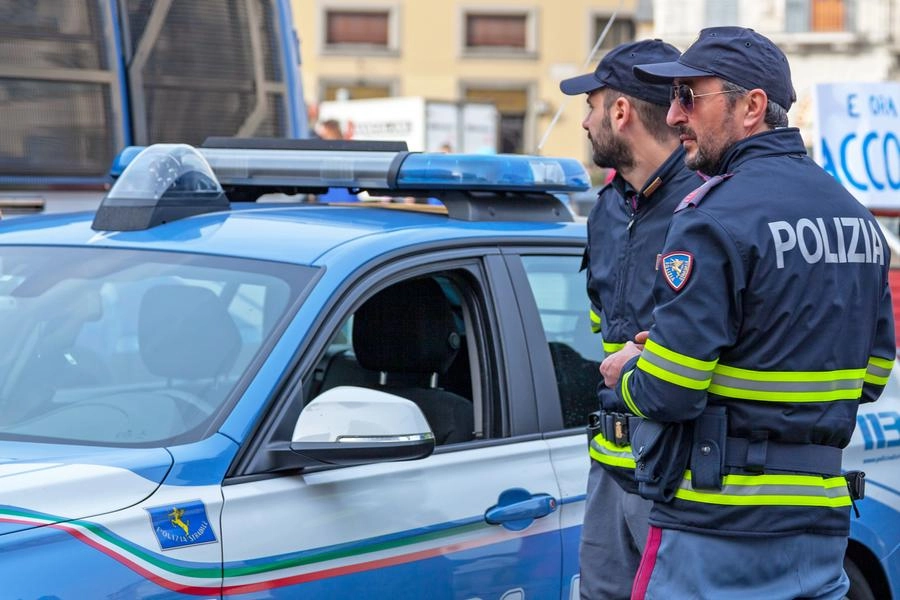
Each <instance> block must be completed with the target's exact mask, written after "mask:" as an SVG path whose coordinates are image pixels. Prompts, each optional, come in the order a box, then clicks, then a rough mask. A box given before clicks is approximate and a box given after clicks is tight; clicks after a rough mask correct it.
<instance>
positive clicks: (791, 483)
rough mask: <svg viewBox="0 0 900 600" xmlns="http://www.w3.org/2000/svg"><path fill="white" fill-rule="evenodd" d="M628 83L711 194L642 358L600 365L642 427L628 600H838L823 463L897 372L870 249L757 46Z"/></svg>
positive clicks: (726, 39) (679, 255)
mask: <svg viewBox="0 0 900 600" xmlns="http://www.w3.org/2000/svg"><path fill="white" fill-rule="evenodd" d="M635 73H636V74H637V76H638V77H640V78H641V79H642V80H644V81H647V82H649V83H651V84H654V85H655V84H659V83H671V84H672V96H671V97H672V102H671V107H670V109H669V114H668V123H669V124H670V125H672V126H673V127H676V128H677V129H678V131H679V134H680V138H681V142H682V145H683V146H684V148H685V151H686V162H687V165H688V167H690V168H692V169H697V170H699V171H702V172H703V173H705V174H707V175H709V176H710V177H711V178H710V179H709V180H708V181H707V182H706V183H705V184H704V185H703V186H702V187H701V188H700V189H699V190H697V192H695V193H693V194H691V195H690V196H689V197H688V198H686V199H685V201H684V202H682V203H681V204H680V205H679V207H678V208H677V209H676V212H675V215H674V216H673V218H672V222H671V226H670V228H669V231H668V234H667V237H666V242H665V247H664V249H663V253H662V256H661V258H660V269H659V272H658V275H657V280H656V285H655V288H654V297H655V299H656V308H655V310H654V313H653V325H652V327H651V328H650V331H649V339H648V340H647V341H646V344H645V346H644V348H643V351H641V349H640V348H639V347H637V346H636V345H634V344H627V345H626V347H625V348H623V350H621V351H620V352H619V353H617V354H616V355H613V356H609V357H607V358H606V360H605V361H604V363H603V364H602V366H601V372H602V373H603V374H604V377H605V380H606V382H607V383H608V384H610V385H613V384H615V385H616V390H617V393H618V397H619V400H620V401H621V403H622V405H623V407H627V409H628V410H629V411H630V412H631V413H633V414H635V415H638V416H640V417H644V418H646V419H647V421H641V424H640V425H638V427H637V430H636V431H633V432H632V438H631V442H632V448H633V449H634V452H635V457H636V462H637V478H638V480H639V481H640V482H641V484H640V485H641V491H642V493H644V492H646V494H647V495H648V496H650V497H653V498H655V501H654V504H653V508H652V510H651V514H650V524H651V527H650V535H649V537H648V541H647V547H646V549H645V552H644V555H643V559H642V562H641V565H640V568H639V573H638V576H637V578H636V579H635V586H634V590H633V598H637V599H642V598H715V599H723V598H766V599H772V600H777V599H793V598H801V597H802V598H819V599H838V598H842V597H843V596H844V594H845V593H846V592H847V590H848V587H849V582H848V579H847V576H846V574H845V573H844V571H843V568H842V560H843V557H844V552H845V549H846V545H847V536H848V534H849V519H850V516H849V514H850V508H851V503H852V502H853V499H854V497H855V496H858V492H859V490H858V489H857V488H858V484H859V479H858V478H857V477H855V476H854V475H853V474H848V477H847V478H846V479H845V477H844V476H842V475H841V449H842V448H843V447H845V446H846V445H847V443H848V442H849V441H850V437H851V434H852V432H853V428H854V425H855V418H856V411H857V406H858V403H859V402H871V401H874V400H876V399H877V398H878V396H879V395H880V394H881V391H882V389H883V386H884V384H885V383H886V382H887V378H888V375H889V373H890V370H891V367H892V365H893V358H894V355H895V345H894V327H893V316H892V312H891V296H890V290H889V287H888V265H889V263H890V252H889V250H888V246H887V244H886V242H885V240H884V238H883V237H882V234H881V232H880V230H879V228H878V225H877V223H876V222H875V220H874V219H873V217H872V215H871V214H870V213H869V212H868V211H867V210H866V209H865V208H864V207H863V206H862V205H861V204H860V203H859V202H857V201H856V200H855V199H854V198H853V197H852V196H851V195H850V194H849V193H848V192H847V191H846V190H844V188H842V187H841V185H840V184H839V183H838V182H837V181H835V180H834V179H833V178H831V177H830V176H829V175H828V174H827V173H825V172H824V171H823V170H822V169H821V168H819V167H818V166H817V165H816V164H815V163H814V162H813V161H812V160H810V158H809V157H808V156H807V155H806V152H805V147H804V144H803V141H802V140H801V138H800V135H799V132H798V131H797V129H794V128H788V127H787V113H786V110H787V109H788V108H789V107H790V106H791V104H792V103H793V102H794V100H795V94H794V89H793V86H792V84H791V75H790V68H789V66H788V62H787V59H786V58H785V56H784V54H783V53H782V52H781V51H780V50H779V49H778V48H777V47H776V46H775V45H774V44H773V43H772V42H771V41H770V40H768V39H767V38H765V37H763V36H761V35H759V34H758V33H756V32H754V31H753V30H750V29H744V28H739V27H714V28H709V29H704V30H703V31H701V33H700V36H699V38H698V39H697V41H695V42H694V43H693V44H692V45H691V46H690V47H689V48H688V49H687V50H686V51H685V52H684V54H683V55H682V56H681V57H680V58H679V59H678V60H675V61H668V62H663V63H658V64H646V65H641V66H638V67H636V68H635ZM614 382H617V383H614ZM645 424H647V425H648V427H646V428H645V427H644V425H645ZM645 433H647V435H645Z"/></svg>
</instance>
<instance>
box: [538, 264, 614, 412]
mask: <svg viewBox="0 0 900 600" xmlns="http://www.w3.org/2000/svg"><path fill="white" fill-rule="evenodd" d="M522 264H523V266H524V268H525V272H526V274H527V276H528V283H529V285H530V286H531V291H532V293H533V294H534V300H535V303H536V304H537V308H538V313H539V314H540V318H541V325H542V326H543V329H544V334H545V336H546V338H547V344H548V346H549V349H550V356H551V358H552V359H553V369H554V372H555V374H556V384H557V387H558V389H559V399H560V404H561V406H560V408H561V410H562V415H563V425H564V426H565V427H566V428H569V427H580V426H582V425H584V424H585V423H586V422H587V415H588V414H589V413H591V412H592V411H594V410H596V404H597V395H596V388H597V383H598V382H599V380H600V373H599V367H600V361H602V360H603V343H602V339H601V338H600V335H599V334H594V333H592V331H591V323H590V313H589V310H590V304H589V301H588V297H587V293H586V291H585V276H584V273H582V272H580V271H579V269H580V265H581V257H580V256H576V255H561V256H522Z"/></svg>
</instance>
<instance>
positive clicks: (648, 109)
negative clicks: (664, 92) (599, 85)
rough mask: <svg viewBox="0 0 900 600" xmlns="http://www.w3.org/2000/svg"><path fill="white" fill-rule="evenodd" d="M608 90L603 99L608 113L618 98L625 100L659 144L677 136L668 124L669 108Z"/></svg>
mask: <svg viewBox="0 0 900 600" xmlns="http://www.w3.org/2000/svg"><path fill="white" fill-rule="evenodd" d="M606 90H607V91H606V95H605V96H604V98H603V108H604V109H606V111H607V112H609V109H610V107H612V105H613V104H614V103H615V101H616V98H620V97H621V98H625V99H626V100H628V101H629V102H630V103H631V105H632V106H634V110H635V112H637V115H638V119H640V121H641V123H643V125H644V128H645V129H646V130H647V132H648V133H649V134H650V135H652V136H653V139H655V140H656V141H658V142H667V141H669V140H671V139H672V138H673V137H674V136H675V130H674V129H673V128H671V127H669V125H668V123H666V115H667V114H668V112H669V107H668V106H660V105H659V104H654V103H653V102H647V101H646V100H641V99H640V98H635V97H634V96H629V95H628V94H625V93H623V92H620V91H618V90H614V89H612V88H606Z"/></svg>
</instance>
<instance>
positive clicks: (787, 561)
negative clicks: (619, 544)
mask: <svg viewBox="0 0 900 600" xmlns="http://www.w3.org/2000/svg"><path fill="white" fill-rule="evenodd" d="M846 549H847V538H845V537H839V536H830V535H816V534H811V533H802V534H796V535H787V536H772V537H737V536H722V535H707V534H701V533H693V532H689V531H678V530H675V529H660V528H658V527H651V528H650V533H649V535H648V537H647V547H646V549H645V551H644V557H643V559H642V560H641V566H640V569H639V570H638V575H637V577H636V578H635V581H634V594H633V595H632V599H633V600H672V599H673V598H677V599H678V600H707V599H708V600H754V599H756V598H759V599H760V600H795V599H797V598H803V599H805V600H840V599H841V598H843V597H844V594H846V593H847V590H848V589H849V588H850V580H849V579H848V578H847V575H846V573H844V567H843V563H844V552H845V550H846Z"/></svg>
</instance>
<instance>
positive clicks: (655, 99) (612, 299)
mask: <svg viewBox="0 0 900 600" xmlns="http://www.w3.org/2000/svg"><path fill="white" fill-rule="evenodd" d="M679 55H680V52H679V51H678V50H677V49H676V48H675V47H674V46H671V45H669V44H665V43H663V42H661V41H660V40H645V41H639V42H633V43H628V44H623V45H621V46H619V47H617V48H615V49H613V50H611V51H610V52H609V53H608V54H607V55H606V56H605V57H604V58H603V60H601V61H600V64H599V65H598V66H597V68H596V70H595V71H594V72H593V73H587V74H585V75H581V76H579V77H573V78H571V79H566V80H564V81H562V82H561V83H560V89H561V90H562V91H563V93H565V94H569V95H578V94H587V104H588V109H589V110H588V114H587V116H586V117H585V119H584V121H583V122H582V124H581V126H582V127H583V128H584V129H585V130H587V136H588V139H589V140H590V142H591V146H592V150H593V160H594V162H595V163H596V164H597V165H598V166H600V167H606V168H614V169H615V170H616V175H615V177H614V178H613V180H612V181H611V183H610V184H608V185H607V186H606V187H604V188H603V189H602V190H601V191H600V193H599V195H598V199H597V203H596V204H595V205H594V207H593V209H592V210H591V213H590V216H589V217H588V248H587V250H586V251H585V263H586V264H585V266H586V267H587V281H588V286H587V287H588V297H589V299H590V302H591V322H592V327H593V329H594V331H595V333H597V332H600V331H601V330H602V334H603V347H604V349H605V350H606V351H607V352H614V351H616V350H618V349H620V348H621V347H622V346H624V345H625V342H627V341H629V340H632V339H634V336H635V335H636V334H637V333H638V332H640V331H641V330H643V329H647V328H648V327H649V326H650V314H651V312H652V310H653V302H652V297H651V291H652V286H653V279H654V274H655V269H656V258H657V255H658V254H659V251H660V250H661V248H662V243H663V239H664V238H665V233H666V228H667V227H668V225H669V220H670V218H671V216H672V211H673V210H674V209H675V207H676V206H677V204H678V202H679V201H680V200H681V199H682V198H684V196H685V195H687V194H688V192H690V191H691V190H693V189H694V188H696V187H698V186H699V185H701V184H702V183H703V181H702V180H701V179H700V178H699V177H698V176H697V175H696V174H694V173H692V172H691V171H689V170H688V169H687V168H685V166H684V151H683V150H682V149H681V148H680V147H679V144H678V138H677V136H676V134H675V131H674V130H673V129H672V128H670V127H669V126H668V125H666V110H667V107H668V105H669V86H667V85H655V86H654V85H646V84H643V83H641V82H640V81H638V80H637V79H636V78H635V76H634V74H633V71H632V68H633V67H634V65H636V64H640V63H646V62H654V61H668V60H675V59H677V58H678V56H679ZM598 394H599V400H600V402H599V403H600V405H601V406H605V405H608V404H610V402H609V401H610V400H614V399H615V393H614V392H613V390H610V389H607V388H605V387H604V386H602V385H601V386H600V388H599V393H598ZM623 415H624V413H623ZM613 416H614V415H611V414H610V413H607V412H606V411H605V410H601V413H600V414H599V415H596V416H594V417H593V418H594V419H595V421H597V422H598V423H601V424H608V425H609V427H607V428H606V429H605V430H604V428H603V427H599V428H598V429H597V430H596V431H593V432H592V433H593V435H592V436H591V437H592V439H591V443H590V455H591V457H592V459H593V460H591V468H590V474H589V478H588V492H587V501H586V506H585V517H584V527H583V528H582V536H581V547H580V556H579V558H580V564H581V583H580V589H581V597H582V598H584V599H591V600H594V599H610V600H616V599H619V598H623V599H627V598H628V597H629V596H630V594H631V586H632V582H633V580H634V574H635V572H636V571H637V567H638V564H639V562H640V556H641V551H642V550H643V547H644V540H645V539H646V537H647V528H648V522H647V517H648V513H649V511H650V502H649V501H647V500H644V499H643V498H641V497H640V496H638V495H637V494H636V493H633V492H636V491H637V489H636V487H635V485H634V459H633V458H632V455H631V448H630V447H629V446H628V440H627V436H624V435H623V433H624V432H623V431H622V430H621V427H622V423H620V431H619V439H618V440H617V439H616V438H615V431H614V428H615V425H614V420H613ZM625 425H626V426H627V422H625ZM607 469H608V470H609V471H607ZM617 481H618V482H619V483H620V484H621V486H622V487H620V485H617V483H616V482H617ZM626 489H627V490H629V491H630V492H632V493H628V492H626Z"/></svg>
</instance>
